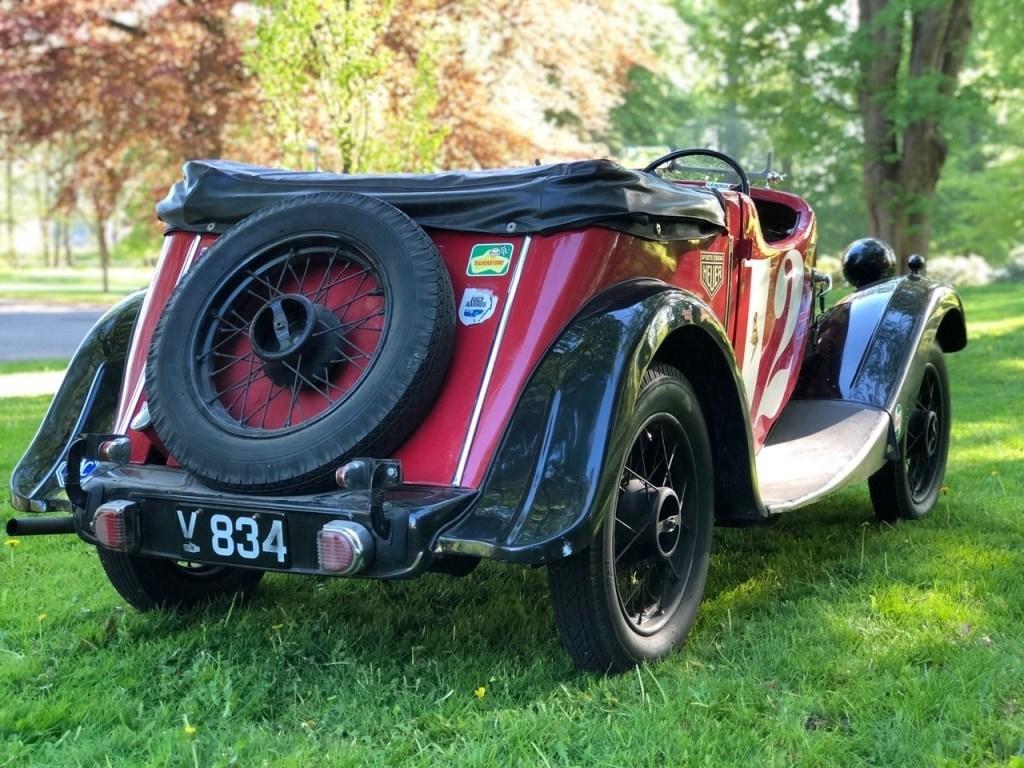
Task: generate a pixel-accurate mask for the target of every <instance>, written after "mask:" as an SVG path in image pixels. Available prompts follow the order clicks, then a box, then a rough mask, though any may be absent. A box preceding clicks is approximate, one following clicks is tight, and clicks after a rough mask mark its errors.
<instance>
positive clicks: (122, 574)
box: [96, 547, 263, 611]
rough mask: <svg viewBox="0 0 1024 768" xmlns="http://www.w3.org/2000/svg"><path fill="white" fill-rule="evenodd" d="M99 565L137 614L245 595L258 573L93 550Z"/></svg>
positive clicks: (189, 606) (254, 582)
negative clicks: (98, 559) (100, 564)
mask: <svg viewBox="0 0 1024 768" xmlns="http://www.w3.org/2000/svg"><path fill="white" fill-rule="evenodd" d="M96 550H97V552H98V553H99V556H100V563H102V564H103V570H104V571H106V573H107V578H109V579H110V583H111V584H113V585H114V589H116V590H117V591H118V593H119V594H120V595H121V597H123V598H124V599H125V600H126V601H127V602H128V604H129V605H131V606H132V607H133V608H135V609H136V610H139V611H150V610H153V609H155V608H168V609H171V610H177V609H187V608H192V607H193V606H196V605H201V604H203V603H207V602H209V601H211V600H214V599H216V598H219V597H231V596H233V595H236V594H238V595H243V596H244V595H246V594H248V593H249V592H251V591H252V590H253V589H255V588H256V585H257V584H258V583H259V580H260V579H261V578H262V577H263V572H262V571H250V570H248V569H245V568H231V567H229V566H223V565H200V564H198V563H178V562H175V561H173V560H159V559H157V558H151V557H137V556H135V555H128V554H125V553H123V552H115V551H113V550H110V549H105V548H103V547H97V548H96Z"/></svg>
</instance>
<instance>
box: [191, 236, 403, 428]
mask: <svg viewBox="0 0 1024 768" xmlns="http://www.w3.org/2000/svg"><path fill="white" fill-rule="evenodd" d="M204 318H205V319H204V321H203V322H202V323H201V324H200V326H199V329H198V331H197V333H196V337H195V349H194V358H195V361H196V366H195V368H194V369H193V376H194V384H195V387H196V390H197V391H198V392H199V393H200V397H201V399H202V402H203V404H204V405H205V406H206V408H207V410H208V413H209V414H210V415H211V416H212V417H213V418H214V419H217V420H218V421H220V422H221V423H222V424H223V425H224V426H225V427H227V428H228V429H232V430H242V431H244V432H245V433H246V434H252V433H253V432H256V433H278V434H279V433H283V432H288V431H291V430H295V429H298V428H300V427H302V426H303V425H305V424H307V423H309V422H310V421H312V420H314V419H317V418H319V417H321V416H323V415H324V414H325V413H327V412H329V411H331V410H332V409H334V408H337V407H338V406H339V405H340V404H341V403H343V402H344V401H345V399H346V398H347V396H348V395H349V393H351V392H352V391H353V390H354V389H355V388H356V387H358V386H359V384H360V382H361V381H362V380H363V378H364V377H365V376H366V374H367V373H368V371H369V370H370V369H371V368H372V367H373V365H374V363H375V362H376V360H377V357H378V354H379V351H380V349H381V348H382V346H383V344H384V341H385V338H386V336H387V330H388V323H389V319H390V301H389V291H388V286H387V282H386V281H385V280H384V279H383V277H382V276H381V275H380V273H379V272H378V271H377V270H376V269H375V268H374V267H373V265H372V264H371V262H370V261H369V259H368V258H367V257H366V256H365V254H362V253H360V252H359V251H358V250H357V249H356V248H354V247H353V246H352V245H351V244H349V243H346V242H344V240H342V239H341V238H339V237H338V236H336V235H332V234H329V233H303V234H301V235H299V236H297V237H292V238H287V239H284V240H282V241H280V242H277V243H273V244H271V245H269V246H267V247H266V248H264V249H262V250H261V251H259V252H257V253H254V254H253V255H252V256H251V257H250V258H249V259H247V260H246V262H245V263H244V264H243V265H242V267H241V268H239V269H238V270H236V271H235V272H233V273H232V274H230V275H228V276H227V277H226V279H225V280H224V282H223V284H222V285H221V286H219V288H218V289H217V290H216V291H215V292H214V294H213V296H212V297H211V300H210V302H209V305H208V310H207V312H205V313H204Z"/></svg>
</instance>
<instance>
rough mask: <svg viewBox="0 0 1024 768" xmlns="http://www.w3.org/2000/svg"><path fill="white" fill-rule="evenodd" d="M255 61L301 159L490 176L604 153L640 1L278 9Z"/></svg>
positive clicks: (640, 29)
mask: <svg viewBox="0 0 1024 768" xmlns="http://www.w3.org/2000/svg"><path fill="white" fill-rule="evenodd" d="M262 13H263V16H262V21H261V24H260V34H259V36H258V45H257V47H256V49H255V50H254V51H252V52H251V53H250V56H249V62H250V64H251V66H252V67H253V70H254V72H255V73H256V75H257V79H258V82H259V86H260V89H261V91H262V96H263V99H262V103H263V105H264V109H265V110H266V111H267V112H268V114H271V115H272V116H273V126H272V127H273V129H274V130H276V131H277V132H278V134H279V136H280V139H281V142H282V144H283V146H284V153H283V154H284V155H285V157H284V159H285V160H286V161H288V162H291V163H295V162H297V161H299V158H301V155H302V152H303V149H304V147H305V146H307V144H308V143H309V142H310V141H313V142H315V143H316V145H317V146H318V148H319V149H320V152H321V154H322V155H323V157H324V159H325V165H327V166H328V167H333V168H334V169H337V170H344V171H362V170H377V171H386V170H398V169H401V170H407V171H410V170H424V169H428V168H434V167H437V166H445V167H452V166H468V167H491V166H495V165H505V164H510V163H528V162H532V161H533V160H534V159H535V158H543V159H547V160H552V159H558V158H562V157H572V156H585V155H593V154H594V153H595V152H603V151H604V150H605V147H604V145H603V141H602V139H603V138H604V137H605V136H606V135H607V133H608V119H609V113H610V111H611V109H612V108H613V107H615V106H616V105H617V104H618V103H619V102H620V101H621V99H622V94H623V88H624V86H625V83H626V78H627V75H628V72H629V70H630V68H631V66H632V65H633V64H636V63H643V62H647V63H649V62H650V59H651V55H650V45H649V36H648V35H647V34H646V33H647V32H650V30H651V25H650V23H649V22H648V20H650V19H651V18H652V15H653V17H654V19H656V20H657V19H659V18H664V17H663V16H662V17H659V16H658V14H656V13H655V14H652V13H651V12H650V10H649V9H646V6H644V5H643V4H642V3H640V2H639V0H626V2H612V0H593V1H592V2H585V1H584V0H495V2H492V3H475V2H468V1H467V0H406V2H403V3H402V4H401V6H400V7H399V6H397V5H395V4H393V3H391V2H387V1H385V0H268V2H266V3H264V5H263V6H262Z"/></svg>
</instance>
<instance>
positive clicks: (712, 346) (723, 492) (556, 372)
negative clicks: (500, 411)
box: [437, 280, 767, 564]
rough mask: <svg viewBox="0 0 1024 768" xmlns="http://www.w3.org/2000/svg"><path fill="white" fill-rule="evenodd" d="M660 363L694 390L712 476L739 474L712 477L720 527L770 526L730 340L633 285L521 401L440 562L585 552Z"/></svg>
mask: <svg viewBox="0 0 1024 768" xmlns="http://www.w3.org/2000/svg"><path fill="white" fill-rule="evenodd" d="M656 359H662V360H664V361H665V362H668V363H670V364H673V365H677V367H679V368H680V369H681V370H682V371H683V373H684V374H686V375H687V376H688V378H689V379H690V381H691V383H692V384H693V385H694V386H695V388H696V390H697V393H698V397H700V398H701V403H702V407H703V408H704V413H705V418H706V420H707V422H708V425H709V428H711V429H712V445H713V449H714V450H715V454H716V470H717V469H719V466H724V465H725V464H729V465H730V466H736V467H739V468H740V471H739V472H736V473H732V474H730V473H728V472H716V499H717V503H716V510H717V511H718V514H719V517H720V518H721V517H746V518H750V519H760V518H762V517H764V516H765V515H766V514H767V513H766V511H765V509H764V507H763V505H762V504H761V502H760V500H759V497H758V494H757V490H756V485H755V480H754V473H753V471H752V467H753V460H754V457H753V448H752V446H753V440H752V437H751V432H750V425H749V420H748V419H747V415H746V399H745V397H744V396H743V394H742V391H743V390H742V381H741V379H740V376H739V371H738V368H737V365H736V360H735V357H734V355H733V352H732V345H731V344H730V343H729V339H728V336H727V334H726V332H725V330H724V329H723V328H722V326H721V324H720V323H719V322H718V320H717V319H716V318H715V316H714V314H713V313H712V312H711V310H710V309H709V308H708V306H707V305H706V304H705V303H703V302H702V301H701V300H700V299H699V298H697V297H696V296H694V295H693V294H690V293H688V292H685V291H682V290H678V289H676V288H673V287H672V286H669V285H667V284H666V283H663V282H660V281H655V280H636V281H630V282H627V283H622V284H619V285H618V286H615V287H613V288H610V289H609V290H607V291H605V292H604V293H602V294H601V295H599V296H598V297H596V298H595V299H594V300H593V301H591V302H590V304H588V306H586V307H585V308H584V309H583V310H582V311H581V313H580V314H579V315H578V316H577V317H576V318H575V319H574V320H573V322H571V323H570V324H569V326H568V327H567V328H566V330H564V331H563V332H562V333H561V335H560V336H559V338H558V339H557V340H556V341H555V343H554V344H553V345H552V346H551V348H550V350H549V351H548V353H547V355H546V356H545V357H544V358H543V359H542V360H541V362H540V364H539V365H538V366H537V368H536V369H535V370H534V372H533V374H532V376H531V378H530V380H529V381H528V383H527V385H526V387H525V389H524V391H523V393H522V395H521V396H520V399H519V402H518V404H517V406H516V409H515V411H514V413H513V415H512V418H511V419H510V421H509V424H508V427H507V428H506V431H505V434H504V436H503V439H502V442H501V444H500V445H499V447H498V450H497V452H496V454H495V456H494V458H493V459H492V461H491V465H490V468H489V470H488V474H487V476H486V478H485V480H484V483H483V485H482V487H481V491H480V497H479V500H478V502H477V503H476V504H475V505H474V507H473V508H472V510H471V511H470V512H468V513H467V514H466V515H464V516H463V517H461V518H460V519H459V520H458V521H457V522H456V523H454V524H453V525H452V526H451V527H450V528H448V529H447V530H446V531H445V532H444V533H443V534H442V535H441V537H440V538H439V539H438V542H437V549H438V551H440V552H446V553H457V554H462V555H472V556H476V557H487V558H492V559H497V560H504V561H507V562H514V563H520V564H539V563H543V562H549V561H551V560H556V559H559V558H563V557H567V556H569V555H571V554H573V553H574V552H578V551H580V550H582V549H584V548H586V547H587V546H588V545H589V544H590V542H591V541H592V539H593V537H594V535H595V533H596V532H597V530H598V528H599V527H600V525H601V523H602V522H603V520H604V515H605V513H606V512H607V510H608V509H609V508H610V504H611V502H612V501H613V500H614V499H615V498H616V496H617V492H618V481H619V478H618V473H619V467H620V465H621V463H622V461H623V459H624V456H625V452H626V451H627V450H628V448H629V442H630V440H631V438H632V435H630V434H628V429H627V426H628V416H629V413H630V411H631V409H632V407H633V403H634V402H635V401H636V398H637V395H638V393H639V390H640V384H641V381H642V379H643V375H644V373H645V371H646V370H647V368H648V366H649V365H650V364H651V363H652V362H653V361H654V360H656ZM705 398H707V399H705ZM719 460H720V461H719Z"/></svg>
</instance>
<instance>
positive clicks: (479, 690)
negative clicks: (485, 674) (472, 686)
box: [473, 685, 487, 699]
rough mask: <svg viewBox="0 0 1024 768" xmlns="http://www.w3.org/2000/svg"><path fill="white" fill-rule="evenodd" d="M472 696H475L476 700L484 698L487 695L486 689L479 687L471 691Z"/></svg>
mask: <svg viewBox="0 0 1024 768" xmlns="http://www.w3.org/2000/svg"><path fill="white" fill-rule="evenodd" d="M473 695H474V696H476V697H477V698H478V699H482V698H483V697H484V696H486V695H487V689H486V688H485V687H484V686H482V685H481V686H480V687H479V688H477V689H476V690H474V691H473Z"/></svg>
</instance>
